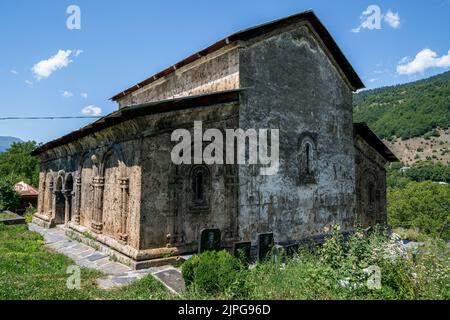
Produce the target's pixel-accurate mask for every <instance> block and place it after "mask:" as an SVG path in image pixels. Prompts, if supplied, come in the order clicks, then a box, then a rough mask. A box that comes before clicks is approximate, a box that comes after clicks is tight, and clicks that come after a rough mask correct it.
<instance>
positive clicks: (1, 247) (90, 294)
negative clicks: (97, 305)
mask: <svg viewBox="0 0 450 320" xmlns="http://www.w3.org/2000/svg"><path fill="white" fill-rule="evenodd" d="M71 265H74V262H73V261H72V260H71V259H70V258H68V257H66V256H65V255H62V254H59V253H54V252H50V251H49V250H48V249H47V248H45V247H44V240H43V238H42V237H41V236H40V235H39V234H37V233H34V232H31V231H29V230H28V229H27V226H24V225H21V226H3V225H0V300H105V299H106V300H109V299H114V300H122V299H126V300H128V299H131V300H134V299H147V300H148V299H164V298H171V295H170V294H169V293H167V291H166V289H165V288H164V286H163V285H162V284H160V283H159V282H158V281H157V280H155V279H154V278H153V277H152V276H148V277H145V278H143V279H141V280H139V281H137V282H135V283H133V284H131V285H129V286H126V287H122V288H119V289H114V290H102V289H99V288H98V287H97V286H96V285H95V280H96V279H98V278H101V277H102V276H103V275H102V274H101V273H100V272H98V271H95V270H92V269H87V268H81V289H68V288H67V279H68V277H69V274H67V273H66V272H67V267H69V266H71Z"/></svg>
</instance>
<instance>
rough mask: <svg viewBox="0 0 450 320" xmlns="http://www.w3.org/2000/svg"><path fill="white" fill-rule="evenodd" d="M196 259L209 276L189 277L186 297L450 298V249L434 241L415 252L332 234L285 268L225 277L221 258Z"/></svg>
mask: <svg viewBox="0 0 450 320" xmlns="http://www.w3.org/2000/svg"><path fill="white" fill-rule="evenodd" d="M195 259H196V260H197V262H196V263H195V265H198V266H203V269H204V270H206V269H205V266H208V267H209V269H208V270H209V271H208V272H209V273H210V274H209V275H208V276H205V275H204V274H200V273H199V274H197V273H196V271H195V268H194V270H193V271H192V272H191V273H188V274H191V275H192V274H194V277H193V278H192V281H191V283H190V284H189V285H188V287H187V289H188V290H187V293H186V294H185V297H188V298H192V299H205V297H206V298H208V299H230V298H231V299H249V300H428V299H437V300H449V299H450V265H449V261H450V250H449V246H448V244H447V243H445V242H443V241H441V240H435V239H427V240H426V242H424V244H423V246H421V247H420V248H418V249H417V251H416V252H415V254H413V253H412V252H408V251H406V250H405V249H404V248H403V247H402V246H400V245H399V244H398V242H396V241H395V240H393V239H392V238H390V237H388V236H385V235H383V234H382V233H379V232H374V233H373V234H371V235H369V236H364V234H363V233H360V232H357V233H356V234H354V235H352V236H351V237H350V238H349V239H348V240H347V241H345V240H344V239H343V238H342V236H339V235H338V233H333V235H332V236H331V237H329V238H328V239H327V241H326V242H325V244H324V245H323V246H322V247H318V248H315V249H314V250H312V251H311V250H307V249H302V250H300V251H299V252H298V254H297V255H295V256H294V257H291V258H288V259H287V261H286V264H285V265H284V266H281V265H280V264H276V263H274V262H273V261H270V260H269V261H266V262H263V263H259V264H258V265H256V267H254V268H252V269H250V270H246V269H242V270H240V271H239V272H234V273H232V274H231V273H230V272H229V273H227V274H223V273H221V272H220V267H221V266H218V265H217V266H216V267H215V268H214V263H216V264H218V263H219V260H218V259H214V260H211V259H209V258H208V256H205V255H200V256H197V257H196V258H195ZM230 259H231V257H230ZM228 263H229V262H228ZM191 264H192V263H191ZM188 266H189V264H188ZM369 267H370V268H372V270H374V269H373V268H377V269H378V270H379V273H378V274H379V277H378V279H379V282H378V285H377V288H373V287H371V286H370V281H369V280H370V278H369V274H368V273H367V272H366V271H364V270H367V268H369ZM197 268H198V267H197ZM188 269H189V268H188ZM187 271H189V270H187ZM199 276H200V277H199ZM230 276H232V277H234V278H235V279H234V281H232V280H230V279H229V278H230ZM376 277H377V276H375V277H374V278H372V279H375V278H376ZM208 279H210V280H208ZM224 279H225V280H227V282H226V284H227V287H225V288H221V290H220V291H218V290H217V284H218V283H224V282H223V281H221V280H224ZM205 280H208V281H209V282H208V281H205ZM236 284H238V285H236ZM205 292H206V294H205Z"/></svg>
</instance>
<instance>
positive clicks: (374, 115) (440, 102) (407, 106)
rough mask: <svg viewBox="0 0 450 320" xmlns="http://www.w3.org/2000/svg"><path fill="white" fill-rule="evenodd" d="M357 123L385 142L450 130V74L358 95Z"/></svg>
mask: <svg viewBox="0 0 450 320" xmlns="http://www.w3.org/2000/svg"><path fill="white" fill-rule="evenodd" d="M354 121H355V122H367V123H368V124H369V126H370V128H371V129H372V130H374V131H375V133H376V134H377V135H378V136H379V137H381V138H384V139H388V140H391V139H392V138H393V137H397V138H402V139H409V138H413V137H419V136H423V135H425V134H427V133H430V132H432V131H433V129H436V128H443V129H446V128H449V127H450V71H449V72H445V73H442V74H440V75H437V76H434V77H431V78H428V79H424V80H420V81H416V82H411V83H408V84H403V85H397V86H393V87H385V88H379V89H374V90H366V91H362V92H360V93H357V94H355V96H354Z"/></svg>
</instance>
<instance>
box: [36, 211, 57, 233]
mask: <svg viewBox="0 0 450 320" xmlns="http://www.w3.org/2000/svg"><path fill="white" fill-rule="evenodd" d="M32 222H33V223H34V224H36V225H38V226H40V227H42V228H46V229H50V228H52V227H53V226H54V224H53V219H51V218H49V217H47V216H44V215H41V214H37V213H35V214H34V215H33V220H32Z"/></svg>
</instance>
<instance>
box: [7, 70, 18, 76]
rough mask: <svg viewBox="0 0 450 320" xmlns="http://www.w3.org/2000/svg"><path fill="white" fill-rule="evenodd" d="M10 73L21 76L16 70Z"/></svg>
mask: <svg viewBox="0 0 450 320" xmlns="http://www.w3.org/2000/svg"><path fill="white" fill-rule="evenodd" d="M9 72H11V73H12V74H13V75H18V74H19V73H18V72H17V71H16V70H10V71H9Z"/></svg>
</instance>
